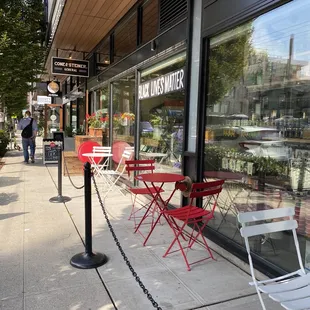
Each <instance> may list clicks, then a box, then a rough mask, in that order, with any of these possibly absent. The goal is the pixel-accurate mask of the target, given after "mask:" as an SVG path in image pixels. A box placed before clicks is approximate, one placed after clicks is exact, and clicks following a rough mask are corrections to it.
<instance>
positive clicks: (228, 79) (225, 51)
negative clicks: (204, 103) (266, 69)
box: [208, 23, 253, 106]
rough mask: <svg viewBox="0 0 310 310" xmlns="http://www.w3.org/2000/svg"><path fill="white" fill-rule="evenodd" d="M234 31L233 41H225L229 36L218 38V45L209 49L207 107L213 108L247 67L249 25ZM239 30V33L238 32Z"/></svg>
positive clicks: (249, 48)
mask: <svg viewBox="0 0 310 310" xmlns="http://www.w3.org/2000/svg"><path fill="white" fill-rule="evenodd" d="M239 28H240V29H235V30H234V32H236V33H238V32H240V34H239V35H238V36H236V35H235V37H233V39H231V40H227V37H229V34H227V33H225V34H224V35H226V36H225V37H223V38H221V37H219V38H218V43H217V44H216V43H214V46H212V47H211V53H210V63H209V98H208V105H210V106H213V105H215V104H216V103H218V102H220V101H221V100H222V99H223V97H224V96H225V95H226V94H227V93H228V92H229V91H230V90H231V89H232V87H233V86H234V85H235V84H236V83H238V82H239V81H240V79H241V77H242V76H243V72H244V69H245V68H246V66H247V60H248V55H249V53H251V50H252V48H251V42H250V39H251V36H252V32H253V30H252V28H251V24H250V23H249V24H246V25H243V26H240V27H239ZM238 30H239V31H238ZM211 42H212V41H211Z"/></svg>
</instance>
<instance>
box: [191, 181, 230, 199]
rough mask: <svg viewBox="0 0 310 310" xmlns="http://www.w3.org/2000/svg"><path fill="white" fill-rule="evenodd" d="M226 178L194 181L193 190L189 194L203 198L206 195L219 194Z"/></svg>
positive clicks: (192, 196)
mask: <svg viewBox="0 0 310 310" xmlns="http://www.w3.org/2000/svg"><path fill="white" fill-rule="evenodd" d="M224 182H225V181H224V180H217V181H211V182H200V183H193V185H192V191H191V193H190V195H189V197H190V198H191V199H195V198H201V197H205V196H211V195H218V194H219V193H220V192H221V191H222V188H223V184H224Z"/></svg>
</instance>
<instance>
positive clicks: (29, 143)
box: [17, 111, 38, 164]
mask: <svg viewBox="0 0 310 310" xmlns="http://www.w3.org/2000/svg"><path fill="white" fill-rule="evenodd" d="M31 119H32V118H31V112H30V111H26V112H25V117H24V118H22V119H21V120H20V121H19V123H18V125H17V129H18V130H23V129H24V128H25V127H26V126H27V125H29V124H30V122H31ZM37 132H38V126H37V122H36V121H35V120H33V121H32V136H31V137H30V138H22V145H23V151H24V162H25V163H26V164H28V163H29V152H28V148H29V147H30V160H31V162H32V163H34V155H35V150H36V136H37Z"/></svg>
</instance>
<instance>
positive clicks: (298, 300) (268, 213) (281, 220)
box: [238, 207, 310, 310]
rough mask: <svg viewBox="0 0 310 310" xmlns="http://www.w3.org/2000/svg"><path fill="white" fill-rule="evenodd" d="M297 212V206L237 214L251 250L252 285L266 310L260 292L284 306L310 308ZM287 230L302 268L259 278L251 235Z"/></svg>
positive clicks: (309, 287) (309, 276) (309, 285)
mask: <svg viewBox="0 0 310 310" xmlns="http://www.w3.org/2000/svg"><path fill="white" fill-rule="evenodd" d="M294 214H295V209H294V208H292V207H290V208H278V209H271V210H263V211H253V212H244V213H239V214H238V220H239V222H240V223H241V225H242V228H241V230H240V232H241V235H242V237H244V239H245V246H246V250H247V252H248V259H249V264H250V269H251V275H252V278H253V282H251V283H250V285H254V286H255V288H256V291H257V294H258V297H259V300H260V303H261V305H262V308H263V309H264V310H266V306H265V304H264V301H263V299H262V296H261V293H266V294H268V295H269V297H270V298H271V299H273V300H274V301H276V302H279V303H280V304H281V306H282V307H283V308H285V309H287V310H306V309H310V273H308V274H307V273H306V271H305V269H304V266H303V263H302V259H301V254H300V249H299V243H298V239H297V233H296V228H297V227H298V224H297V221H296V220H294ZM273 219H276V221H273ZM266 220H267V221H268V222H267V223H266V222H264V223H262V221H266ZM270 221H271V222H270ZM255 222H258V223H255ZM249 225H250V226H249ZM286 230H291V231H292V233H293V238H294V243H295V247H296V252H297V258H298V263H299V266H300V269H298V270H297V271H295V272H292V273H289V274H287V275H284V276H280V277H277V278H274V279H269V280H264V281H257V280H256V277H255V273H254V268H253V262H252V257H251V251H250V245H249V240H248V238H249V237H252V236H257V235H264V234H270V233H274V232H280V231H286Z"/></svg>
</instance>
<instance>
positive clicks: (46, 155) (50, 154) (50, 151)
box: [43, 141, 62, 164]
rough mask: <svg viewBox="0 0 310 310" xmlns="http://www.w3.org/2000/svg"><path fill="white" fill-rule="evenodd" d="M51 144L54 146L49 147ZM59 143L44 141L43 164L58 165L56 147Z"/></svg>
mask: <svg viewBox="0 0 310 310" xmlns="http://www.w3.org/2000/svg"><path fill="white" fill-rule="evenodd" d="M51 144H53V145H54V146H51ZM61 144H62V143H61V142H60V141H44V142H43V164H56V163H58V152H59V151H58V145H61Z"/></svg>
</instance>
